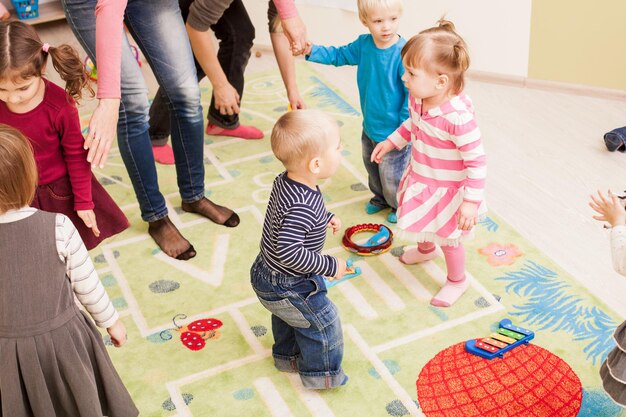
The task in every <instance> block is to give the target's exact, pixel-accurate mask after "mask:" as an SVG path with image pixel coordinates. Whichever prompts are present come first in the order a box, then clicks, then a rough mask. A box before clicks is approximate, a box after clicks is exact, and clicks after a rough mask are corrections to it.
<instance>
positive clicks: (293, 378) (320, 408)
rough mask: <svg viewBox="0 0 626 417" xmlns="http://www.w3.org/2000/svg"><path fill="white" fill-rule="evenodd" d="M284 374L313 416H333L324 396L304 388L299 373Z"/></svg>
mask: <svg viewBox="0 0 626 417" xmlns="http://www.w3.org/2000/svg"><path fill="white" fill-rule="evenodd" d="M285 376H286V377H287V379H288V380H289V382H290V383H291V385H292V386H293V388H294V389H295V390H296V392H297V393H298V396H299V397H300V399H301V400H302V402H303V403H304V405H305V406H306V408H308V409H309V411H310V412H311V415H312V416H314V417H335V413H333V411H332V410H331V409H330V407H328V404H326V401H324V398H322V396H321V395H319V394H318V393H317V391H314V390H310V389H306V388H304V386H302V381H301V380H300V375H298V374H296V373H285Z"/></svg>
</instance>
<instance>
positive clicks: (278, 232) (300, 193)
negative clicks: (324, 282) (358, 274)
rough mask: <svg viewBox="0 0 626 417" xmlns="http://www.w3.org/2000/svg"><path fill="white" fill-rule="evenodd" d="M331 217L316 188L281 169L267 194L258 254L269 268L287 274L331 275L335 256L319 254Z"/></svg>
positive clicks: (334, 272) (334, 271) (335, 266)
mask: <svg viewBox="0 0 626 417" xmlns="http://www.w3.org/2000/svg"><path fill="white" fill-rule="evenodd" d="M332 217H333V214H332V213H329V212H328V210H326V207H325V206H324V199H323V198H322V193H321V192H320V190H319V189H317V190H312V189H311V188H309V187H307V186H306V185H304V184H301V183H299V182H296V181H294V180H292V179H290V178H289V177H287V172H283V173H282V174H280V175H279V176H278V177H276V179H275V180H274V185H273V186H272V192H271V193H270V200H269V202H268V205H267V212H266V213H265V221H264V222H263V236H262V238H261V256H263V259H264V260H265V262H266V263H267V264H268V265H269V266H270V267H271V268H272V269H274V270H276V271H279V272H282V273H284V274H287V275H292V276H300V275H307V274H316V275H325V276H329V277H332V276H335V274H336V273H337V259H336V258H334V257H332V256H329V255H322V254H321V253H320V252H321V251H322V248H323V247H324V242H325V241H326V228H327V226H328V222H329V221H330V219H332Z"/></svg>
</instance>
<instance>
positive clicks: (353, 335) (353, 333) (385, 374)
mask: <svg viewBox="0 0 626 417" xmlns="http://www.w3.org/2000/svg"><path fill="white" fill-rule="evenodd" d="M344 331H345V332H346V333H347V334H348V336H349V337H350V339H352V341H353V342H354V343H355V344H356V345H357V347H358V348H359V350H360V351H361V353H363V355H364V356H365V357H366V358H367V360H368V361H369V362H370V363H371V364H372V365H373V366H374V369H376V372H378V375H380V377H381V379H382V380H383V381H385V383H386V384H387V386H388V387H389V388H390V389H391V391H393V393H394V394H395V395H396V396H397V397H398V399H399V400H400V401H401V402H402V404H403V405H404V407H405V408H406V409H407V410H408V411H409V413H410V414H411V415H412V416H423V414H422V413H421V411H419V409H418V408H417V405H416V404H415V402H414V401H413V398H412V396H411V395H409V393H407V392H406V391H405V390H404V388H402V385H400V383H399V382H398V381H397V380H396V379H395V378H394V377H393V375H391V372H389V370H388V369H387V367H386V366H385V364H384V363H383V361H381V360H380V358H379V357H378V356H377V354H376V352H375V351H374V350H373V349H372V348H370V346H369V345H368V344H367V342H366V341H365V340H364V339H363V337H361V335H360V334H359V332H358V331H357V329H356V328H355V327H354V326H353V325H351V324H347V325H345V326H344Z"/></svg>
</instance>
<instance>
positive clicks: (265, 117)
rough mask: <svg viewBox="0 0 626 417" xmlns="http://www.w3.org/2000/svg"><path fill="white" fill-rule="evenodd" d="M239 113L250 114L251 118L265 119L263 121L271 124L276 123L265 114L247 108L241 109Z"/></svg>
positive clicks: (273, 118)
mask: <svg viewBox="0 0 626 417" xmlns="http://www.w3.org/2000/svg"><path fill="white" fill-rule="evenodd" d="M241 112H242V113H247V114H251V115H253V116H257V117H260V118H261V119H265V120H267V121H269V122H271V123H272V124H274V123H276V118H275V117H271V116H268V115H267V114H265V113H261V112H258V111H256V110H251V109H250V108H249V107H247V108H243V109H241Z"/></svg>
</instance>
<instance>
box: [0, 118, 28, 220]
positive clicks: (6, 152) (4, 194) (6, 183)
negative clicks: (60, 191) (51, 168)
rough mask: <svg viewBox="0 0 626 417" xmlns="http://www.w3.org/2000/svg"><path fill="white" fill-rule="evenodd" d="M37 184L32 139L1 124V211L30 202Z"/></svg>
mask: <svg viewBox="0 0 626 417" xmlns="http://www.w3.org/2000/svg"><path fill="white" fill-rule="evenodd" d="M36 186H37V165H35V157H34V156H33V148H32V147H31V145H30V142H29V141H28V139H26V137H25V136H24V135H22V133H20V131H19V130H17V129H14V128H12V127H10V126H7V125H3V124H0V213H4V212H6V211H7V210H12V209H19V208H21V207H24V206H27V205H29V204H30V203H31V201H32V200H33V197H34V196H35V187H36Z"/></svg>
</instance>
